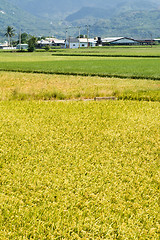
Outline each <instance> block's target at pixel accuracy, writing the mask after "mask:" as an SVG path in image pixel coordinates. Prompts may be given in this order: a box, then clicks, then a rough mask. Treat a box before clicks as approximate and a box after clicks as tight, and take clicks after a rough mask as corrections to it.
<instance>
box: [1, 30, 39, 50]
mask: <svg viewBox="0 0 160 240" xmlns="http://www.w3.org/2000/svg"><path fill="white" fill-rule="evenodd" d="M14 36H15V30H14V28H13V27H11V26H8V27H7V28H6V33H5V37H7V38H8V46H9V47H11V45H15V46H16V45H17V44H18V43H21V44H25V43H26V44H28V51H29V52H33V51H34V50H35V47H36V42H37V38H36V37H35V36H32V35H30V34H27V33H25V32H24V33H22V34H21V35H20V36H19V39H20V40H18V41H13V42H12V41H11V40H12V37H14Z"/></svg>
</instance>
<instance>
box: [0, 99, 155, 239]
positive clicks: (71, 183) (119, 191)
mask: <svg viewBox="0 0 160 240" xmlns="http://www.w3.org/2000/svg"><path fill="white" fill-rule="evenodd" d="M159 110H160V108H159V103H156V102H154V103H152V102H138V101H132V102H131V101H118V102H117V101H113V102H69V103H68V102H44V101H23V102H22V101H1V102H0V159H1V163H0V169H1V198H0V206H1V211H0V214H1V217H0V238H1V239H2V240H3V239H4V240H7V239H17V240H20V239H25V240H26V239H47V240H51V239H71V240H72V239H77V240H78V239H84V240H86V239H95V240H98V239H107V240H113V239H124V240H132V239H137V240H138V239H148V240H150V239H154V240H158V239H159V233H160V223H159V186H160V182H159V175H158V173H159V172H158V171H159V144H160V142H159V140H160V139H159V128H160V121H159V114H160V111H159Z"/></svg>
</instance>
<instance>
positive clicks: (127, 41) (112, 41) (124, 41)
mask: <svg viewBox="0 0 160 240" xmlns="http://www.w3.org/2000/svg"><path fill="white" fill-rule="evenodd" d="M139 44H140V42H139V41H138V40H135V39H133V38H128V37H108V38H103V39H102V46H106V45H139Z"/></svg>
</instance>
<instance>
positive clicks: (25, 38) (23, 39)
mask: <svg viewBox="0 0 160 240" xmlns="http://www.w3.org/2000/svg"><path fill="white" fill-rule="evenodd" d="M29 37H30V36H29V34H27V33H25V32H24V33H22V34H21V43H22V44H24V43H28V39H29Z"/></svg>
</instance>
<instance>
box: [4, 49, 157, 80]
mask: <svg viewBox="0 0 160 240" xmlns="http://www.w3.org/2000/svg"><path fill="white" fill-rule="evenodd" d="M0 57H1V58H0V70H1V71H2V70H4V71H20V72H37V73H50V74H53V73H57V74H65V75H67V74H68V75H77V74H78V75H84V76H88V75H92V76H103V77H119V78H136V79H154V80H157V79H158V80H160V67H159V66H160V58H134V57H130V58H127V57H126V58H123V57H122V58H117V57H112V58H111V57H110V58H107V57H98V58H97V57H86V56H81V57H80V56H53V55H52V53H0Z"/></svg>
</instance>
